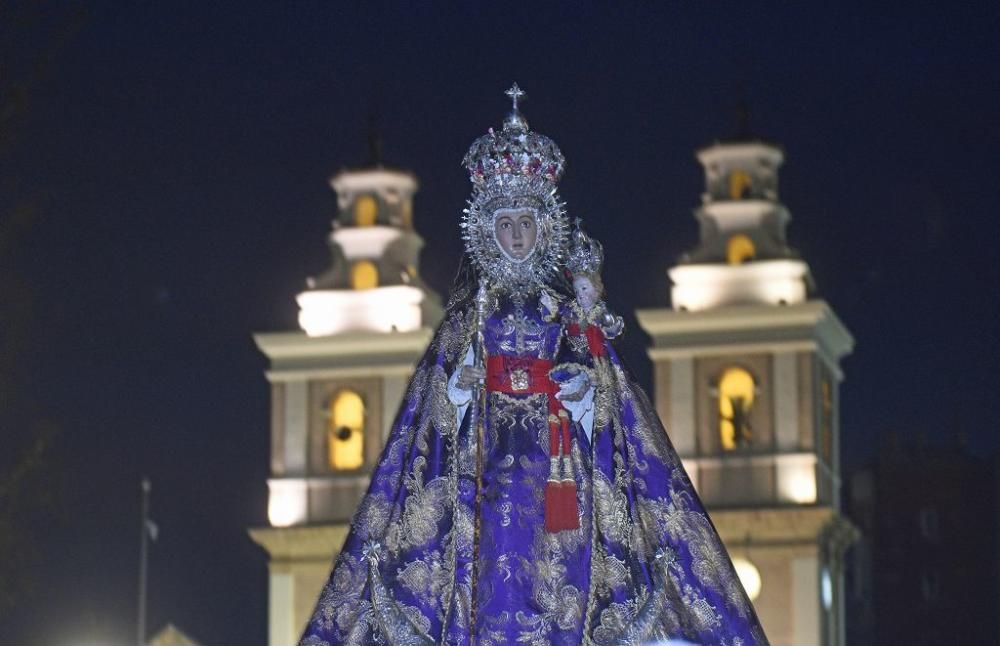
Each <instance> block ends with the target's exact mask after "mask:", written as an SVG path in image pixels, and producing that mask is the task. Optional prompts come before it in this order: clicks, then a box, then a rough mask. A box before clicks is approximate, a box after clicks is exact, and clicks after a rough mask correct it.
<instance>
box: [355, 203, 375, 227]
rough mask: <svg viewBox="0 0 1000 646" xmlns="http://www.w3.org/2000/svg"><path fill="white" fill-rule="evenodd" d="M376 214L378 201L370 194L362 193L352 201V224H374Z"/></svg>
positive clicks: (365, 225) (364, 225)
mask: <svg viewBox="0 0 1000 646" xmlns="http://www.w3.org/2000/svg"><path fill="white" fill-rule="evenodd" d="M377 214H378V202H376V201H375V198H374V197H372V196H371V195H362V196H361V197H359V198H358V199H356V200H355V201H354V224H355V225H356V226H359V227H370V226H372V225H374V224H375V216H376V215H377Z"/></svg>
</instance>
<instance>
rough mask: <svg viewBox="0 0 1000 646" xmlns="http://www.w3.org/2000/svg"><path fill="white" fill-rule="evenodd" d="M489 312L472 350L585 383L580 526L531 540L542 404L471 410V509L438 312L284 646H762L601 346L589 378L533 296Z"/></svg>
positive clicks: (623, 375)
mask: <svg viewBox="0 0 1000 646" xmlns="http://www.w3.org/2000/svg"><path fill="white" fill-rule="evenodd" d="M491 309H492V311H491V312H490V313H489V316H488V317H487V318H486V323H485V325H484V341H485V346H486V351H487V353H489V354H490V355H497V354H502V355H507V356H519V357H529V358H540V359H550V360H553V361H554V362H555V363H556V364H557V366H566V365H567V364H575V366H573V367H574V368H575V370H573V371H572V372H575V373H576V374H579V373H580V372H585V373H586V374H587V375H588V376H589V379H590V384H591V387H592V388H593V389H594V391H593V393H592V394H593V435H592V438H591V439H592V441H590V440H588V437H587V434H586V433H585V432H584V430H583V429H582V428H581V427H580V425H579V424H576V423H574V425H573V447H572V460H573V463H574V472H575V477H576V479H577V492H578V503H579V505H578V506H579V514H580V520H581V526H580V529H577V530H566V531H561V532H558V533H547V532H545V530H544V528H543V522H542V519H543V515H544V509H543V506H544V505H543V502H544V490H545V482H546V479H547V477H548V475H549V456H548V451H549V440H548V424H547V415H548V404H547V400H546V399H545V398H546V397H547V395H546V394H544V393H533V394H522V395H518V394H504V393H499V392H497V393H488V394H487V396H486V397H485V398H484V400H485V407H484V410H482V411H480V419H481V421H482V438H483V446H482V455H483V463H482V473H481V474H480V475H481V478H480V482H481V489H480V492H479V494H480V495H479V498H478V501H477V446H476V442H477V439H476V438H477V435H478V434H477V432H476V429H474V428H470V424H469V419H470V415H469V414H468V410H467V409H466V410H465V414H464V416H463V417H462V419H461V420H459V417H458V416H457V415H456V406H455V404H453V403H452V401H451V400H450V399H449V396H448V382H449V377H451V376H452V374H454V373H455V371H456V370H458V369H459V368H460V366H461V364H462V363H463V361H465V358H466V356H467V352H468V348H469V344H470V341H471V338H472V318H473V317H472V313H471V312H468V311H457V310H455V309H453V310H449V312H448V313H447V315H446V318H445V320H444V322H443V323H442V325H441V327H440V328H439V329H438V331H437V333H436V335H435V337H434V339H433V341H432V343H431V345H430V347H429V348H428V351H427V353H426V355H425V356H424V358H423V359H422V360H421V361H420V363H419V364H418V365H417V368H416V371H415V372H414V375H413V378H412V380H411V382H410V385H409V388H408V390H407V393H406V395H405V398H404V400H403V404H402V406H401V408H400V411H399V414H398V416H397V418H396V420H395V422H394V424H393V427H392V430H391V432H390V434H389V438H388V441H387V444H386V447H385V449H384V451H383V453H382V456H381V458H380V460H379V464H378V466H377V468H376V470H375V472H374V473H373V476H372V482H371V485H370V488H369V490H368V493H367V494H366V496H365V497H364V499H363V500H362V502H361V505H360V506H359V508H358V511H357V513H356V515H355V518H354V521H353V524H352V528H351V531H350V534H349V535H348V538H347V541H346V543H345V545H344V548H343V550H342V552H341V554H340V555H339V557H338V558H337V561H336V563H335V565H334V568H333V572H332V574H331V575H330V579H329V582H328V583H327V585H326V586H325V588H324V589H323V592H322V594H321V596H320V599H319V602H318V604H317V606H316V610H315V612H314V614H313V616H312V619H311V620H310V622H309V625H308V626H307V628H306V631H305V634H304V635H303V638H302V640H301V642H300V646H332V645H333V644H373V643H374V644H439V643H447V644H473V643H474V644H479V645H482V646H488V645H501V644H513V643H523V644H533V645H539V646H541V645H543V644H566V645H570V644H573V645H577V644H583V643H588V644H645V643H651V642H653V641H656V640H658V639H667V638H673V639H683V640H687V641H689V642H693V643H697V644H725V645H730V646H736V645H740V646H749V645H754V644H766V643H767V640H766V638H765V637H764V633H763V631H762V630H761V628H760V625H759V623H758V621H757V618H756V615H755V613H754V611H753V608H752V606H751V605H750V602H749V601H748V600H747V598H746V595H745V593H744V591H743V588H742V586H741V585H740V583H739V580H738V579H737V577H736V574H735V572H734V570H733V567H732V564H731V563H730V560H729V557H728V555H727V554H726V551H725V548H724V547H723V546H722V544H721V542H720V540H719V537H718V535H717V533H716V531H715V529H714V527H713V526H712V524H711V522H710V521H709V519H708V517H707V515H706V514H705V511H704V509H703V507H702V505H701V503H700V501H699V500H698V497H697V495H696V494H695V492H694V490H693V488H692V487H691V483H690V481H689V480H688V478H687V475H686V474H685V473H684V470H683V468H682V467H681V463H680V460H679V459H678V457H677V454H676V453H675V451H674V449H673V447H672V446H671V444H670V441H669V440H668V438H667V435H666V433H665V431H664V429H663V427H662V426H661V424H660V422H659V419H658V418H657V416H656V413H655V410H654V409H653V407H652V406H651V405H650V403H649V401H648V399H647V397H646V395H645V393H644V392H643V391H642V390H641V388H639V386H638V385H636V384H635V382H634V381H633V380H632V378H631V376H630V375H629V374H628V373H627V371H626V370H625V369H624V367H623V366H622V364H621V362H620V360H619V358H618V356H617V354H616V353H615V352H614V349H613V347H612V346H611V345H610V344H607V343H606V352H607V360H606V361H604V360H601V361H599V362H596V365H595V361H594V360H593V359H592V357H591V356H590V353H589V352H588V351H587V349H586V348H587V344H586V343H585V342H584V343H580V342H579V339H577V340H576V342H572V341H574V340H573V339H571V338H567V328H568V326H569V324H570V323H572V322H573V321H572V314H571V310H570V308H568V307H565V306H560V308H559V312H558V313H555V316H545V314H546V311H545V309H544V308H543V307H542V306H540V305H539V303H538V299H537V298H528V300H527V301H526V302H525V303H524V304H523V305H522V306H520V307H519V306H517V305H516V304H515V303H513V302H512V301H511V299H509V298H506V297H499V298H498V299H495V300H494V302H493V307H492V308H491ZM550 319H551V320H550ZM554 372H555V371H554ZM473 405H475V404H473ZM477 509H478V510H479V513H478V516H477V513H476V510H477ZM476 557H478V558H476Z"/></svg>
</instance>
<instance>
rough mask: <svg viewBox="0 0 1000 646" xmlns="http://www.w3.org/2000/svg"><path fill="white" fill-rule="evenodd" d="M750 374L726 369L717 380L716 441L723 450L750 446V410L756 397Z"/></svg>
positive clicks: (741, 370)
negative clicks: (717, 434)
mask: <svg viewBox="0 0 1000 646" xmlns="http://www.w3.org/2000/svg"><path fill="white" fill-rule="evenodd" d="M755 390H756V387H755V384H754V379H753V375H751V374H750V373H749V372H747V371H746V370H744V369H743V368H726V371H725V372H723V373H722V378H721V379H719V439H720V442H721V445H722V448H723V450H725V451H732V450H733V449H736V448H738V447H745V446H749V445H750V441H751V440H752V438H753V431H752V429H751V428H750V410H751V409H752V408H753V400H754V395H755Z"/></svg>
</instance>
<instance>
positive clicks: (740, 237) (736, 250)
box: [726, 233, 757, 265]
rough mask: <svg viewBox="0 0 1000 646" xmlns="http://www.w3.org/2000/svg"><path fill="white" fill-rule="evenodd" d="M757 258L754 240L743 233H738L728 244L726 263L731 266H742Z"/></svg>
mask: <svg viewBox="0 0 1000 646" xmlns="http://www.w3.org/2000/svg"><path fill="white" fill-rule="evenodd" d="M756 256H757V248H756V247H755V246H754V244H753V240H751V239H750V237H749V236H747V235H745V234H743V233H737V234H736V235H734V236H733V237H731V238H729V242H727V243H726V261H727V262H728V263H729V264H730V265H742V264H743V263H745V262H747V261H750V260H753V259H754V258H755V257H756Z"/></svg>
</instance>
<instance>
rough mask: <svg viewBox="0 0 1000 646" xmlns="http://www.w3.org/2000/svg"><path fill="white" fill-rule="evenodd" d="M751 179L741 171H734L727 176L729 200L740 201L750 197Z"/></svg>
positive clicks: (746, 173) (748, 174)
mask: <svg viewBox="0 0 1000 646" xmlns="http://www.w3.org/2000/svg"><path fill="white" fill-rule="evenodd" d="M752 186H753V178H751V177H750V173H748V172H746V171H743V170H734V171H733V172H732V173H730V174H729V199H731V200H742V199H745V198H748V197H750V188H751V187H752Z"/></svg>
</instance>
